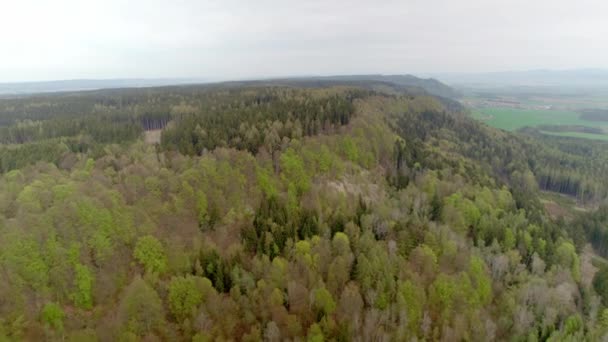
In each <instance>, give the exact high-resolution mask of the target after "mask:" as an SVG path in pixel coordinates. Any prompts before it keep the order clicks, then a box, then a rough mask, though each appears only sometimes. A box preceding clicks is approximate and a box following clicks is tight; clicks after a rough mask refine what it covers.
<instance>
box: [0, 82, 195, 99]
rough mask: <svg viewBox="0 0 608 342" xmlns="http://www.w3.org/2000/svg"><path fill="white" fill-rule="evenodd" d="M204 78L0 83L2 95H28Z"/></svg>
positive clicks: (156, 85)
mask: <svg viewBox="0 0 608 342" xmlns="http://www.w3.org/2000/svg"><path fill="white" fill-rule="evenodd" d="M204 82H205V81H204V80H202V79H182V78H157V79H144V78H141V79H140V78H127V79H75V80H57V81H41V82H15V83H0V95H4V96H10V95H27V94H36V93H56V92H71V91H84V90H97V89H111V88H139V87H158V86H167V85H181V84H193V83H204Z"/></svg>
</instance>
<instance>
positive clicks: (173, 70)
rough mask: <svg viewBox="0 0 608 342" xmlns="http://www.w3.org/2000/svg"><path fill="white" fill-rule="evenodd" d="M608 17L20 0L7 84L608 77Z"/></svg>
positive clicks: (291, 4) (540, 7) (407, 7)
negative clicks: (538, 73)
mask: <svg viewBox="0 0 608 342" xmlns="http://www.w3.org/2000/svg"><path fill="white" fill-rule="evenodd" d="M606 10H608V4H604V3H596V2H594V1H590V0H584V1H581V2H578V3H577V4H576V5H573V4H572V3H571V2H567V1H565V0H558V1H546V0H543V1H536V2H534V3H530V2H528V1H523V0H517V1H508V2H507V1H500V2H491V3H490V2H486V1H482V0H468V1H460V2H452V1H447V0H437V1H421V0H412V1H394V0H388V1H382V2H379V3H376V4H374V5H373V6H371V5H369V3H367V2H364V1H343V0H340V1H334V2H331V3H328V2H325V1H318V0H313V1H308V2H295V1H282V2H278V1H270V0H266V1H258V2H255V3H251V2H248V1H243V0H227V1H195V0H182V1H177V2H169V1H143V0H135V1H130V2H128V3H123V2H121V1H118V0H108V1H100V0H93V1H89V2H86V3H83V2H80V1H76V0H58V1H54V2H47V1H36V0H29V1H22V2H11V3H7V4H5V8H4V11H3V13H4V15H3V16H2V18H1V19H0V30H1V31H2V32H4V34H2V35H1V36H0V44H1V46H2V47H3V52H4V53H3V54H1V55H0V83H8V82H29V81H51V80H75V79H159V78H173V79H175V78H190V79H192V78H194V79H200V78H204V79H208V80H236V79H255V78H275V77H287V76H306V75H314V76H320V75H346V74H414V75H421V74H422V75H424V74H429V73H453V72H465V73H479V72H503V71H519V70H537V69H557V70H564V69H590V68H591V69H607V68H608V58H607V57H608V47H606V46H605V44H603V43H604V41H605V38H604V37H606V36H608V25H605V24H604V13H606ZM581 52H585V53H581Z"/></svg>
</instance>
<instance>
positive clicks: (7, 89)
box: [0, 74, 460, 99]
mask: <svg viewBox="0 0 608 342" xmlns="http://www.w3.org/2000/svg"><path fill="white" fill-rule="evenodd" d="M276 81H279V82H287V83H289V82H292V81H297V82H302V81H305V82H308V81H318V82H324V83H326V82H337V83H342V82H344V83H357V82H370V81H371V82H378V83H384V84H388V85H392V86H395V87H397V88H400V89H406V88H407V89H408V90H411V91H415V92H420V91H424V92H427V93H429V94H431V95H436V96H439V97H444V98H450V99H455V98H458V97H460V94H459V93H458V92H457V91H456V90H454V89H452V88H451V87H449V86H447V85H445V84H443V83H441V82H439V81H438V80H436V79H433V78H428V79H425V78H419V77H416V76H413V75H380V74H370V75H344V76H301V77H287V78H274V79H268V80H266V81H264V80H248V81H246V80H243V81H228V82H229V83H252V82H253V83H258V82H276ZM203 83H215V82H211V81H209V80H205V79H182V78H175V79H169V78H166V79H105V80H104V79H101V80H96V79H79V80H61V81H43V82H19V83H0V96H4V97H6V96H19V95H29V94H40V93H57V92H75V91H86V90H99V89H113V88H141V87H159V86H171V85H187V84H203Z"/></svg>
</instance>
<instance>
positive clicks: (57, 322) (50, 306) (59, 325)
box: [41, 303, 65, 331]
mask: <svg viewBox="0 0 608 342" xmlns="http://www.w3.org/2000/svg"><path fill="white" fill-rule="evenodd" d="M64 317H65V313H64V312H63V309H62V308H61V306H59V305H58V304H57V303H46V304H45V305H44V307H43V308H42V314H41V318H42V321H43V322H44V323H45V324H47V325H48V326H49V327H50V328H52V329H55V330H57V331H62V330H63V319H64Z"/></svg>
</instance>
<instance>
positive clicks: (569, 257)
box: [556, 242, 581, 281]
mask: <svg viewBox="0 0 608 342" xmlns="http://www.w3.org/2000/svg"><path fill="white" fill-rule="evenodd" d="M556 256H557V259H558V262H559V264H561V265H562V266H563V267H565V268H566V269H569V270H570V271H571V272H572V277H573V278H574V280H576V281H580V279H581V270H580V259H579V257H578V255H577V254H576V250H575V248H574V245H572V244H571V243H570V242H562V243H561V244H560V245H559V247H558V248H557V251H556Z"/></svg>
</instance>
